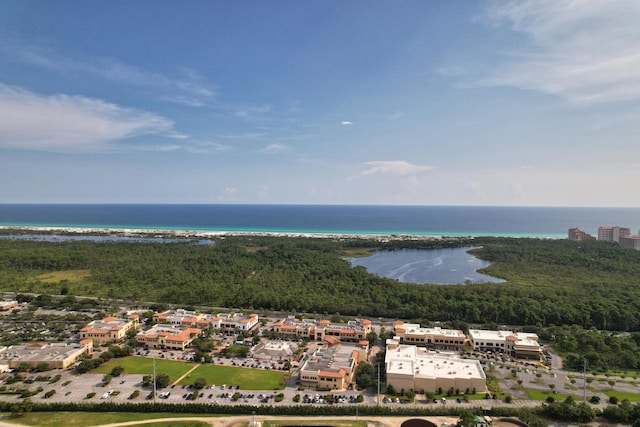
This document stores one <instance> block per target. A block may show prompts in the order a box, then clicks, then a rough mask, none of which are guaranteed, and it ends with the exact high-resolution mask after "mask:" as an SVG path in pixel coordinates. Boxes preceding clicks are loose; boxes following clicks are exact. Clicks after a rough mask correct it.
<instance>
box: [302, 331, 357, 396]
mask: <svg viewBox="0 0 640 427" xmlns="http://www.w3.org/2000/svg"><path fill="white" fill-rule="evenodd" d="M368 344H369V343H368V342H364V341H363V342H361V343H359V344H341V343H340V342H339V341H337V339H335V338H329V339H328V340H327V342H326V343H325V345H324V346H323V347H322V348H319V349H318V350H316V351H315V352H314V353H313V355H312V356H311V357H309V359H307V361H306V362H305V363H304V364H303V365H302V368H300V383H301V384H303V385H305V386H310V387H314V388H318V389H323V390H345V389H346V388H347V387H348V385H349V384H350V383H351V382H352V381H353V376H354V375H355V370H356V366H358V362H360V361H362V360H365V359H366V354H367V350H368Z"/></svg>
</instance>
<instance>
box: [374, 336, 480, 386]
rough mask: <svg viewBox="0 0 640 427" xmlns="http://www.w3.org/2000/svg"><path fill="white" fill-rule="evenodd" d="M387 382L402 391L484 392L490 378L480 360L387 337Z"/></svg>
mask: <svg viewBox="0 0 640 427" xmlns="http://www.w3.org/2000/svg"><path fill="white" fill-rule="evenodd" d="M385 366H386V373H387V384H388V385H391V386H393V388H394V389H395V390H396V391H398V392H400V391H401V390H405V391H409V390H413V391H414V392H416V393H436V392H437V391H438V389H442V390H443V391H445V392H446V391H448V390H450V389H453V390H456V389H457V390H459V391H461V392H468V393H473V392H474V390H475V392H476V393H479V392H483V391H485V390H486V388H487V378H486V376H485V373H484V370H483V369H482V365H481V364H480V362H479V361H478V360H471V359H462V358H460V357H457V356H455V355H452V354H445V353H436V352H435V351H433V350H429V349H426V348H424V347H417V346H415V345H403V344H400V341H399V340H396V339H389V340H387V351H386V355H385Z"/></svg>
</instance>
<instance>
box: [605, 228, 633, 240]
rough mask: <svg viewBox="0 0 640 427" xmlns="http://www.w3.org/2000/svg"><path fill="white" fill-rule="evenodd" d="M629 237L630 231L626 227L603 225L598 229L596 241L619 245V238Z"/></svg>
mask: <svg viewBox="0 0 640 427" xmlns="http://www.w3.org/2000/svg"><path fill="white" fill-rule="evenodd" d="M630 235H631V230H630V229H629V228H627V227H618V226H617V225H616V226H611V225H603V226H601V227H598V240H602V241H604V242H616V243H620V238H621V237H626V236H630Z"/></svg>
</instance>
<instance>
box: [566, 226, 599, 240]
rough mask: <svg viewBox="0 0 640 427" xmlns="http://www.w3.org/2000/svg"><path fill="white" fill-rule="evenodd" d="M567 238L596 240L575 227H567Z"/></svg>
mask: <svg viewBox="0 0 640 427" xmlns="http://www.w3.org/2000/svg"><path fill="white" fill-rule="evenodd" d="M568 238H569V240H596V238H595V237H593V236H592V235H591V234H589V233H585V232H584V231H582V230H580V229H579V228H577V227H575V228H570V229H569V236H568Z"/></svg>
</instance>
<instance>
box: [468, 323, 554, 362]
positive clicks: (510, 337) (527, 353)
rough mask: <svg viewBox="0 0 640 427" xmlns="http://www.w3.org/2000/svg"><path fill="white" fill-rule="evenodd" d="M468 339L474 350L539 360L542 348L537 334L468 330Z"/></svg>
mask: <svg viewBox="0 0 640 427" xmlns="http://www.w3.org/2000/svg"><path fill="white" fill-rule="evenodd" d="M469 341H470V342H471V346H472V347H473V349H474V350H477V351H491V352H494V353H504V354H507V355H510V356H514V357H518V358H524V359H534V360H540V356H541V355H542V348H541V347H540V343H539V342H538V335H536V334H531V333H524V332H512V331H484V330H479V329H470V330H469Z"/></svg>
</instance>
